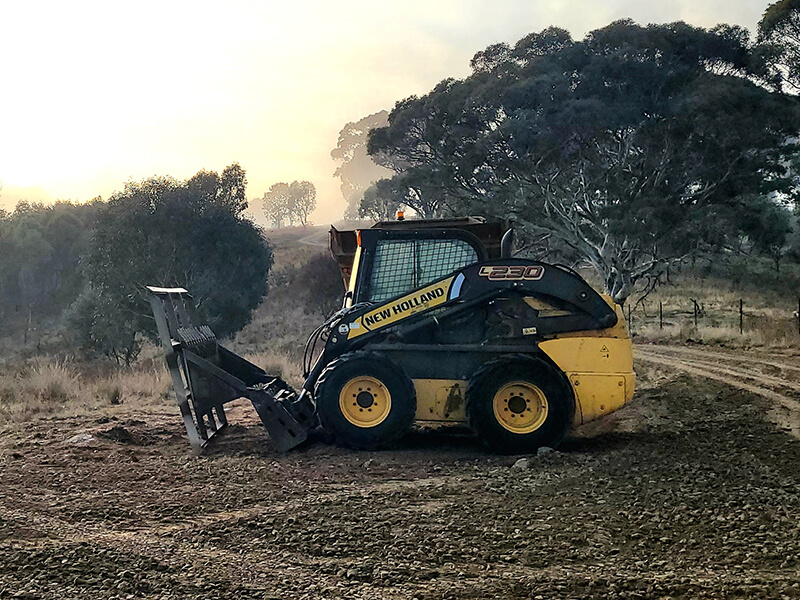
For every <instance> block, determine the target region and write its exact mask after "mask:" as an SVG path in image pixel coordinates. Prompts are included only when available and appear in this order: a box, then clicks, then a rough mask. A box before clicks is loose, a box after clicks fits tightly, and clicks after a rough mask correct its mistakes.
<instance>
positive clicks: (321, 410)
mask: <svg viewBox="0 0 800 600" xmlns="http://www.w3.org/2000/svg"><path fill="white" fill-rule="evenodd" d="M314 396H315V398H316V401H317V414H318V415H319V419H320V422H321V424H322V427H323V428H324V429H325V430H326V431H328V432H329V433H331V434H332V435H333V436H334V438H335V439H336V441H337V443H339V444H341V445H343V446H347V447H349V448H355V449H377V448H383V447H386V446H388V445H390V444H391V443H392V442H394V441H396V440H397V439H399V438H400V437H401V436H403V435H404V434H405V433H406V432H407V431H408V430H409V429H410V428H411V425H412V423H413V422H414V416H415V414H416V411H417V402H416V395H415V393H414V385H413V383H412V382H411V380H410V379H409V378H408V376H406V374H405V373H404V372H403V369H402V368H401V367H400V366H399V365H398V364H397V363H395V362H394V361H392V360H390V359H389V358H387V357H385V356H383V355H382V354H379V353H377V352H352V353H349V354H344V355H342V356H340V357H339V358H337V359H336V360H334V361H332V362H331V364H330V365H328V366H327V367H326V368H325V370H324V371H323V372H322V374H321V375H320V377H319V380H318V381H317V385H316V389H315V393H314Z"/></svg>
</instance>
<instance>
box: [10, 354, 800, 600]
mask: <svg viewBox="0 0 800 600" xmlns="http://www.w3.org/2000/svg"><path fill="white" fill-rule="evenodd" d="M659 352H661V351H660V350H659V349H658V348H655V349H653V348H650V349H645V352H644V353H646V354H647V356H648V360H647V361H646V362H645V361H642V362H641V364H640V365H639V366H638V367H637V369H638V371H639V373H640V376H641V377H640V379H641V380H642V381H641V387H640V391H639V392H638V394H637V396H636V398H635V401H634V402H633V403H632V404H631V405H630V406H628V407H626V408H625V409H623V410H622V411H620V412H619V413H617V414H616V415H614V416H612V417H610V418H608V419H606V420H605V421H603V422H601V423H599V424H594V425H592V426H590V427H587V428H585V430H583V431H580V432H579V433H578V435H577V436H576V437H575V438H573V439H571V440H569V441H567V442H565V443H564V444H563V445H562V446H561V447H560V448H559V449H558V451H556V452H551V453H542V455H541V456H530V457H519V456H512V457H507V456H505V457H500V456H492V455H489V454H487V453H485V452H484V451H483V450H482V449H481V448H480V446H479V445H478V444H477V442H476V441H475V440H474V439H473V438H472V437H471V436H470V435H469V433H468V432H465V431H463V430H445V431H441V430H440V431H418V432H415V433H413V434H412V435H410V436H408V437H407V438H406V439H405V440H403V442H402V444H401V445H400V446H399V447H398V448H396V449H394V450H391V451H385V452H373V453H365V452H361V453H356V452H350V451H345V450H341V449H338V448H336V447H333V446H330V445H328V444H326V443H325V440H324V439H322V438H321V437H320V436H319V435H317V436H315V438H314V439H313V440H312V441H311V442H310V443H308V444H307V445H305V446H303V447H302V448H300V449H298V450H295V451H293V452H291V453H289V454H286V455H280V454H277V453H276V452H274V451H273V450H272V448H271V447H270V444H269V441H268V439H267V437H266V434H265V433H264V432H263V430H262V429H261V427H260V425H259V423H258V422H257V421H256V420H255V418H254V416H253V415H252V410H251V409H249V408H248V407H247V406H245V405H241V406H237V407H236V408H234V409H233V411H232V412H231V415H230V419H231V421H232V422H234V423H237V424H236V425H233V426H232V427H231V428H230V429H229V431H227V432H226V433H225V434H224V435H223V436H221V438H220V439H219V440H217V443H216V444H215V445H214V446H213V447H212V448H210V449H209V450H208V451H207V452H206V453H205V454H204V455H203V456H201V457H197V456H194V455H192V454H191V452H190V450H189V447H188V443H187V442H186V441H185V439H184V436H183V432H182V424H181V422H180V419H179V418H178V416H177V412H175V413H174V414H173V411H172V410H168V409H167V408H165V409H163V411H158V412H151V413H148V414H142V413H135V412H131V413H130V414H129V415H126V416H123V417H115V418H110V417H108V416H100V415H98V418H97V419H96V420H95V421H93V422H86V420H85V419H77V418H59V419H51V420H42V421H37V422H34V423H30V424H27V425H22V426H20V425H15V426H6V427H5V428H4V429H3V430H2V436H0V473H1V474H2V486H0V598H52V599H59V600H60V599H67V598H69V599H71V598H76V599H77V598H81V599H83V598H91V599H101V598H109V599H110V598H120V599H123V598H154V599H155V598H160V599H169V598H176V599H177V598H212V599H213V598H230V599H234V598H236V599H250V598H258V599H269V598H274V599H294V598H326V599H327V598H353V599H355V598H363V599H375V598H398V599H400V598H408V599H411V598H418V599H420V600H423V599H434V598H437V599H438V598H453V599H468V598H475V599H479V598H481V599H482V598H531V599H539V598H638V599H642V598H664V599H666V598H748V599H749V598H800V441H798V440H797V439H795V438H794V437H792V436H791V435H790V433H791V432H790V431H787V429H790V428H791V427H790V426H786V425H783V424H781V423H780V422H779V421H776V420H775V419H774V418H773V419H772V420H770V415H774V412H775V410H776V408H775V404H774V399H771V398H770V397H769V395H764V394H756V393H754V392H753V391H751V390H748V389H746V388H742V387H741V386H738V387H734V386H732V385H728V384H727V383H725V381H724V380H720V379H719V378H717V379H713V378H711V379H709V378H706V377H703V376H702V374H700V373H697V372H692V371H690V370H688V369H680V368H678V367H679V366H680V365H676V364H675V363H674V361H675V360H677V359H678V358H679V357H677V356H671V355H670V356H671V359H670V360H672V361H673V364H670V363H669V361H659V359H658V357H659V356H662V357H663V356H666V355H668V354H669V352H668V351H667V350H665V351H663V352H662V353H661V354H659ZM676 352H677V351H676ZM665 353H666V354H665ZM684 358H686V361H687V362H686V364H685V365H684V366H687V365H688V366H689V367H691V368H694V369H695V370H696V369H698V368H700V367H698V363H700V362H702V360H706V361H707V362H709V364H712V363H713V364H717V366H719V365H720V364H722V362H721V361H722V360H723V359H722V358H719V357H716V358H713V357H707V359H702V357H699V356H692V357H688V358H687V357H684ZM711 358H713V360H711ZM740 358H741V357H739V358H736V356H734V357H733V358H732V359H731V363H730V364H732V365H733V364H743V363H741V361H740V360H739V359H740ZM751 360H754V361H756V360H758V357H757V356H755V355H753V356H751ZM762 362H763V361H762ZM770 362H773V363H775V362H776V361H774V360H773V361H770ZM781 364H782V365H783V366H784V368H781V366H780V365H781ZM700 366H702V365H700ZM751 366H752V368H753V369H754V370H757V365H756V364H755V363H753V364H752V365H751ZM726 368H727V367H726ZM731 368H732V367H731ZM764 368H765V369H766V368H767V366H764ZM769 369H771V370H770V371H769V373H768V376H769V377H770V378H785V379H786V381H791V380H792V378H793V377H794V376H796V375H798V374H800V360H798V359H796V358H785V357H784V358H781V360H780V361H779V362H778V364H777V366H776V365H773V366H771V367H769ZM776 369H777V370H776ZM792 369H794V370H792ZM715 372H716V373H717V374H720V373H721V374H723V375H724V371H721V370H719V368H718V369H717V371H715ZM762 383H763V382H762ZM748 385H752V386H758V385H761V384H759V383H758V382H753V381H751V382H750V383H749V384H748ZM771 389H772V391H775V390H776V389H778V388H776V387H773V388H771ZM779 392H780V394H781V396H782V397H784V398H788V399H789V400H790V401H791V400H792V399H793V398H794V399H795V400H796V398H795V397H794V396H793V394H794V390H793V389H792V386H783V387H781V388H780V389H779ZM775 423H778V425H776V424H775Z"/></svg>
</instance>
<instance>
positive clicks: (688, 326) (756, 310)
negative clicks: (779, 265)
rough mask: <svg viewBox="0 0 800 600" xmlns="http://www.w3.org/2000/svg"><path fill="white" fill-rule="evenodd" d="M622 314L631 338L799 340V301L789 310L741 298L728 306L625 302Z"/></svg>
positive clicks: (694, 302) (695, 302)
mask: <svg viewBox="0 0 800 600" xmlns="http://www.w3.org/2000/svg"><path fill="white" fill-rule="evenodd" d="M623 312H624V313H625V317H626V319H627V322H628V330H629V331H630V332H631V334H632V335H634V336H635V335H640V336H644V337H669V336H670V335H683V336H688V335H690V334H691V333H692V332H703V333H706V334H711V335H712V336H713V335H714V334H716V335H724V336H727V337H731V336H736V335H738V336H741V337H743V338H744V337H751V338H752V337H753V336H754V335H758V336H760V337H761V338H763V340H762V341H765V342H768V341H778V340H781V339H783V340H786V341H796V340H800V298H798V301H797V305H796V306H795V307H793V308H789V307H787V306H783V307H777V308H764V307H759V306H749V305H748V303H747V301H746V300H745V299H744V298H739V299H738V300H733V301H732V302H728V303H720V302H704V301H702V300H697V299H695V298H691V297H686V298H673V299H671V300H669V301H662V300H651V301H649V302H648V301H642V302H639V303H636V304H634V303H628V304H627V305H626V306H625V308H624V311H623ZM714 330H716V332H715V331H714Z"/></svg>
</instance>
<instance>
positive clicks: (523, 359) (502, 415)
mask: <svg viewBox="0 0 800 600" xmlns="http://www.w3.org/2000/svg"><path fill="white" fill-rule="evenodd" d="M574 406H575V405H574V399H573V397H572V391H571V390H570V388H569V387H568V386H567V384H566V383H565V380H564V377H563V375H562V374H561V373H560V372H559V371H557V370H556V369H554V368H553V367H551V366H550V365H548V364H547V363H545V362H544V361H542V360H539V359H536V358H532V357H527V356H520V355H512V356H505V357H500V358H498V359H496V360H492V361H489V362H487V363H486V364H485V365H483V366H482V367H481V368H480V369H478V370H477V371H476V372H475V374H474V375H473V376H472V378H471V379H470V381H469V384H468V386H467V394H466V409H467V418H468V420H469V424H470V427H472V430H473V431H474V432H475V433H476V434H477V435H478V438H480V440H481V442H483V444H484V445H485V446H486V447H487V448H489V449H490V450H492V451H493V452H499V453H503V454H526V453H531V452H535V451H536V450H537V449H538V448H541V447H542V446H549V447H551V448H554V447H556V446H557V445H558V444H559V443H560V442H561V441H562V440H563V439H564V436H565V435H566V434H567V431H568V430H569V426H570V424H571V423H572V416H573V414H574V410H575V409H574Z"/></svg>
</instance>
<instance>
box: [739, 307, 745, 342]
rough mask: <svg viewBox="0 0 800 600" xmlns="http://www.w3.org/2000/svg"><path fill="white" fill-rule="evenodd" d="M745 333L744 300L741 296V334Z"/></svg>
mask: <svg viewBox="0 0 800 600" xmlns="http://www.w3.org/2000/svg"><path fill="white" fill-rule="evenodd" d="M742 333H744V300H742V299H741V298H739V335H742Z"/></svg>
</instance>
